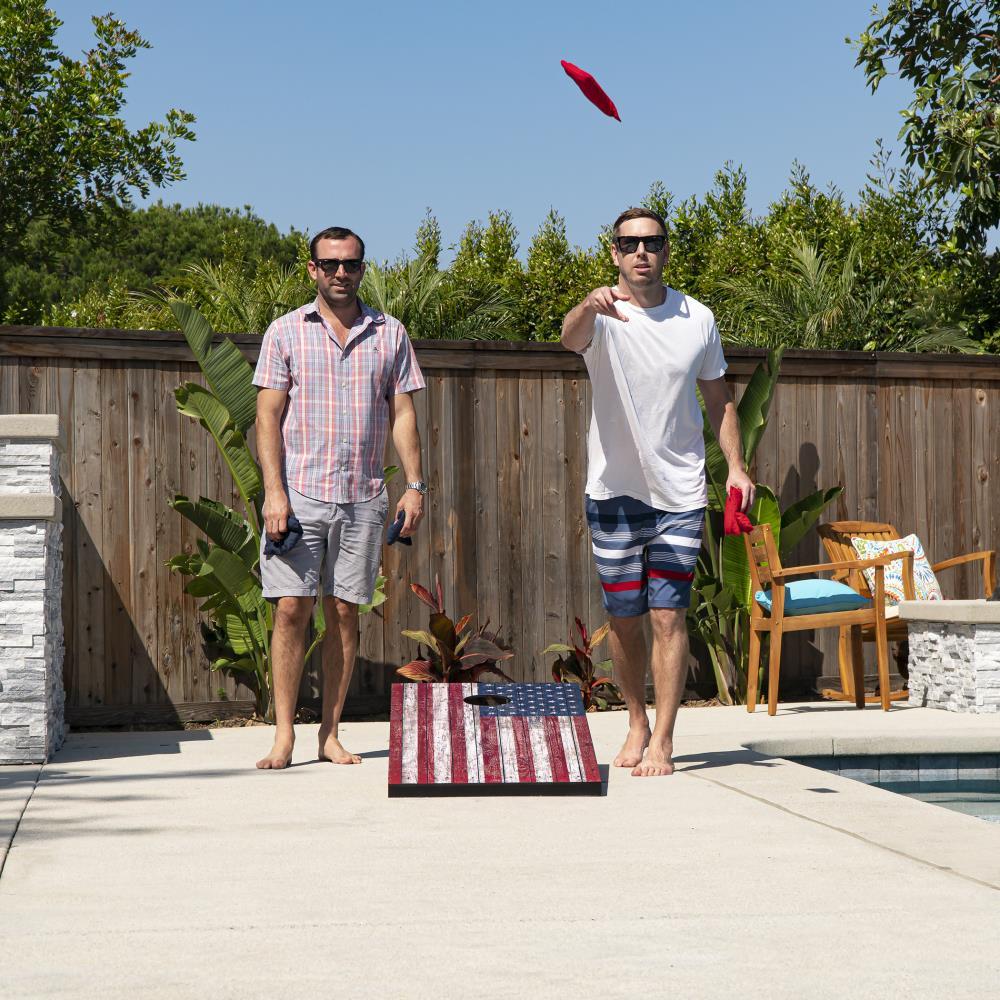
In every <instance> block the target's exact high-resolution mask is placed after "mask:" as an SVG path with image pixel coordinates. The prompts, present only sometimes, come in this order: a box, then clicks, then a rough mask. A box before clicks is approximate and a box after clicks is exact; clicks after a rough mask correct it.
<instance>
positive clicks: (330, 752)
mask: <svg viewBox="0 0 1000 1000" xmlns="http://www.w3.org/2000/svg"><path fill="white" fill-rule="evenodd" d="M319 759H320V760H325V761H329V762H330V763H331V764H360V763H361V758H360V757H359V756H358V755H357V754H356V753H351V752H350V751H349V750H345V749H344V748H343V746H342V745H341V742H340V740H338V739H337V737H336V736H334V735H333V734H332V733H331V734H330V735H329V736H326V737H324V736H323V734H322V733H320V734H319Z"/></svg>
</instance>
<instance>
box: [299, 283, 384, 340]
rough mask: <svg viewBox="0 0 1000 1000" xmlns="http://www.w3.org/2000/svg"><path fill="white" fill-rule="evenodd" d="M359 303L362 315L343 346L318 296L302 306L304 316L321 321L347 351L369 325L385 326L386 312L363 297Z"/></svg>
mask: <svg viewBox="0 0 1000 1000" xmlns="http://www.w3.org/2000/svg"><path fill="white" fill-rule="evenodd" d="M358 305H359V306H360V307H361V315H360V316H359V317H358V318H357V319H356V320H355V321H354V324H353V326H352V327H351V332H350V333H349V334H348V337H347V342H346V343H345V344H343V346H341V343H340V341H339V340H337V338H336V336H335V335H334V332H333V330H332V329H331V328H330V324H329V323H327V321H326V320H325V319H324V318H323V314H322V313H321V312H320V308H319V297H318V296H317V297H316V298H315V299H314V300H313V301H312V302H310V303H308V304H307V305H304V306H302V317H303V319H304V320H306V321H307V322H310V323H321V324H322V325H323V329H324V330H326V332H327V335H328V336H329V337H330V339H331V340H332V341H333V342H334V343H335V344H336V345H337V346H338V347H340V348H341V350H342V351H345V352H346V351H347V349H348V348H349V347H350V346H351V344H353V343H354V341H356V340H357V339H358V338H359V337H360V336H362V334H364V332H365V330H367V329H368V327H369V326H385V313H383V312H379V311H378V310H377V309H372V307H371V306H368V305H365V303H364V302H362V301H361V299H358Z"/></svg>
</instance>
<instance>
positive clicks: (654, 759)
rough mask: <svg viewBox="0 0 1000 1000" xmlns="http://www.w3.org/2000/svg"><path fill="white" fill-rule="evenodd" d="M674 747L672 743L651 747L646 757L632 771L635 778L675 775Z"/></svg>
mask: <svg viewBox="0 0 1000 1000" xmlns="http://www.w3.org/2000/svg"><path fill="white" fill-rule="evenodd" d="M673 749H674V748H673V746H672V745H671V744H670V743H664V744H662V745H657V746H655V747H654V746H650V747H649V749H648V750H647V751H646V756H645V757H644V758H643V759H642V760H641V761H639V763H638V764H636V766H635V767H634V768H633V769H632V777H633V778H653V777H656V776H657V775H662V774H673V773H674V762H673V760H672V759H671V757H672V755H673Z"/></svg>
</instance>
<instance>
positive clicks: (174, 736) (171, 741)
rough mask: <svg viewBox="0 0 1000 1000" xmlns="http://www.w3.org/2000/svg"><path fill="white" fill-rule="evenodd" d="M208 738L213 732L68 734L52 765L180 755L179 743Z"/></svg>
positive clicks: (166, 731)
mask: <svg viewBox="0 0 1000 1000" xmlns="http://www.w3.org/2000/svg"><path fill="white" fill-rule="evenodd" d="M109 737H110V738H109ZM211 738H212V733H211V731H210V730H207V729H187V730H181V731H176V732H175V731H172V730H163V731H156V732H145V733H112V734H105V733H73V732H71V733H70V734H69V735H68V736H67V737H66V742H65V743H64V744H63V745H62V748H61V749H60V750H59V751H58V752H57V753H56V754H55V755H54V756H53V758H52V761H51V764H54V765H57V766H58V765H59V764H69V763H76V762H78V761H84V760H113V759H115V758H120V757H156V756H160V755H162V754H173V753H180V752H181V744H182V743H199V742H203V741H205V740H210V739H211Z"/></svg>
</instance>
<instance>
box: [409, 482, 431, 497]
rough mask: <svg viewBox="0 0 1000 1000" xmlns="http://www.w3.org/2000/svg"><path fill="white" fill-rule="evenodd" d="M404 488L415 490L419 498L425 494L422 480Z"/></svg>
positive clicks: (424, 485)
mask: <svg viewBox="0 0 1000 1000" xmlns="http://www.w3.org/2000/svg"><path fill="white" fill-rule="evenodd" d="M406 488H407V489H408V490H416V491H417V492H418V493H419V494H420V495H421V496H423V495H424V494H425V493H426V492H427V484H426V483H425V482H424V481H423V480H422V479H418V480H417V481H416V482H415V483H407V484H406Z"/></svg>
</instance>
